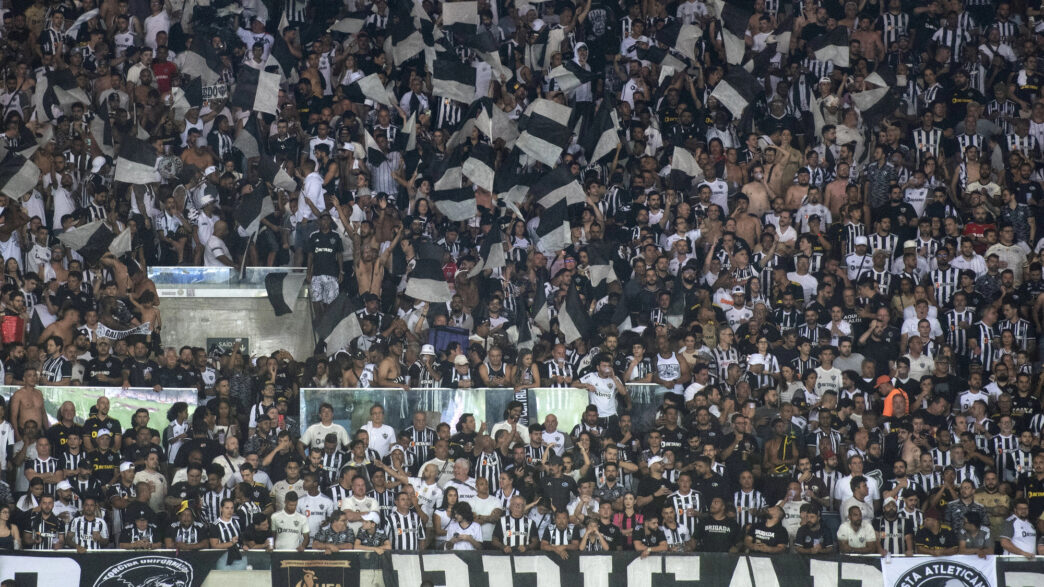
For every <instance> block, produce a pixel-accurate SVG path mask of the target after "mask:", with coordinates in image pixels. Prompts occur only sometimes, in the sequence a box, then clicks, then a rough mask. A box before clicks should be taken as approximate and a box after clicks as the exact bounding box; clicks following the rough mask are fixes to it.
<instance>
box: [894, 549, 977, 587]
mask: <svg viewBox="0 0 1044 587" xmlns="http://www.w3.org/2000/svg"><path fill="white" fill-rule="evenodd" d="M994 558H995V557H993V556H988V557H986V558H979V557H977V556H973V555H958V556H950V557H946V558H921V557H891V559H890V560H883V561H881V574H882V575H883V577H884V587H997V563H996V561H995V560H994Z"/></svg>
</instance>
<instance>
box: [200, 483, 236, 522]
mask: <svg viewBox="0 0 1044 587" xmlns="http://www.w3.org/2000/svg"><path fill="white" fill-rule="evenodd" d="M231 498H232V490H231V489H229V488H227V487H222V488H221V490H220V491H207V492H206V493H204V494H203V497H201V498H200V500H199V502H200V503H199V507H200V510H201V513H202V518H203V521H204V522H211V523H212V522H214V521H215V520H217V519H218V518H220V517H221V502H222V501H223V500H226V499H231Z"/></svg>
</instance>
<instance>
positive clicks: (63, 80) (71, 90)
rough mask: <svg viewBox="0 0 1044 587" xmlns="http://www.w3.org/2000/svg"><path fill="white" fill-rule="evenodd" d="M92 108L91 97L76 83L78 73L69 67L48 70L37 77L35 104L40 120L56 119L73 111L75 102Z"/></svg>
mask: <svg viewBox="0 0 1044 587" xmlns="http://www.w3.org/2000/svg"><path fill="white" fill-rule="evenodd" d="M77 102H78V103H80V104H83V105H84V108H90V106H91V99H90V98H89V97H88V96H87V93H86V92H85V91H83V90H82V89H81V88H80V87H79V86H78V85H77V84H76V75H75V74H74V73H73V72H72V70H69V69H59V70H55V71H48V72H47V73H45V74H44V75H41V76H38V77H37V78H36V88H35V89H34V91H33V106H34V107H35V112H36V117H37V119H38V120H39V121H40V122H47V121H50V120H56V119H57V118H58V117H59V116H66V115H68V114H71V113H72V106H73V104H76V103H77Z"/></svg>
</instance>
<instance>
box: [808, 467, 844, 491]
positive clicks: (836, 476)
mask: <svg viewBox="0 0 1044 587" xmlns="http://www.w3.org/2000/svg"><path fill="white" fill-rule="evenodd" d="M814 475H815V476H816V477H817V478H819V480H820V481H822V482H823V486H824V487H826V494H827V495H834V486H835V485H837V482H838V481H840V480H841V478H842V477H844V475H842V474H841V471H837V470H834V471H827V470H826V469H820V470H818V471H816V472H815V473H814Z"/></svg>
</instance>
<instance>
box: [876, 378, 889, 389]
mask: <svg viewBox="0 0 1044 587" xmlns="http://www.w3.org/2000/svg"><path fill="white" fill-rule="evenodd" d="M891 382H892V378H891V377H889V376H887V375H881V376H880V377H878V378H877V379H876V380H874V389H877V388H878V387H881V386H882V385H884V384H885V383H891Z"/></svg>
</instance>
